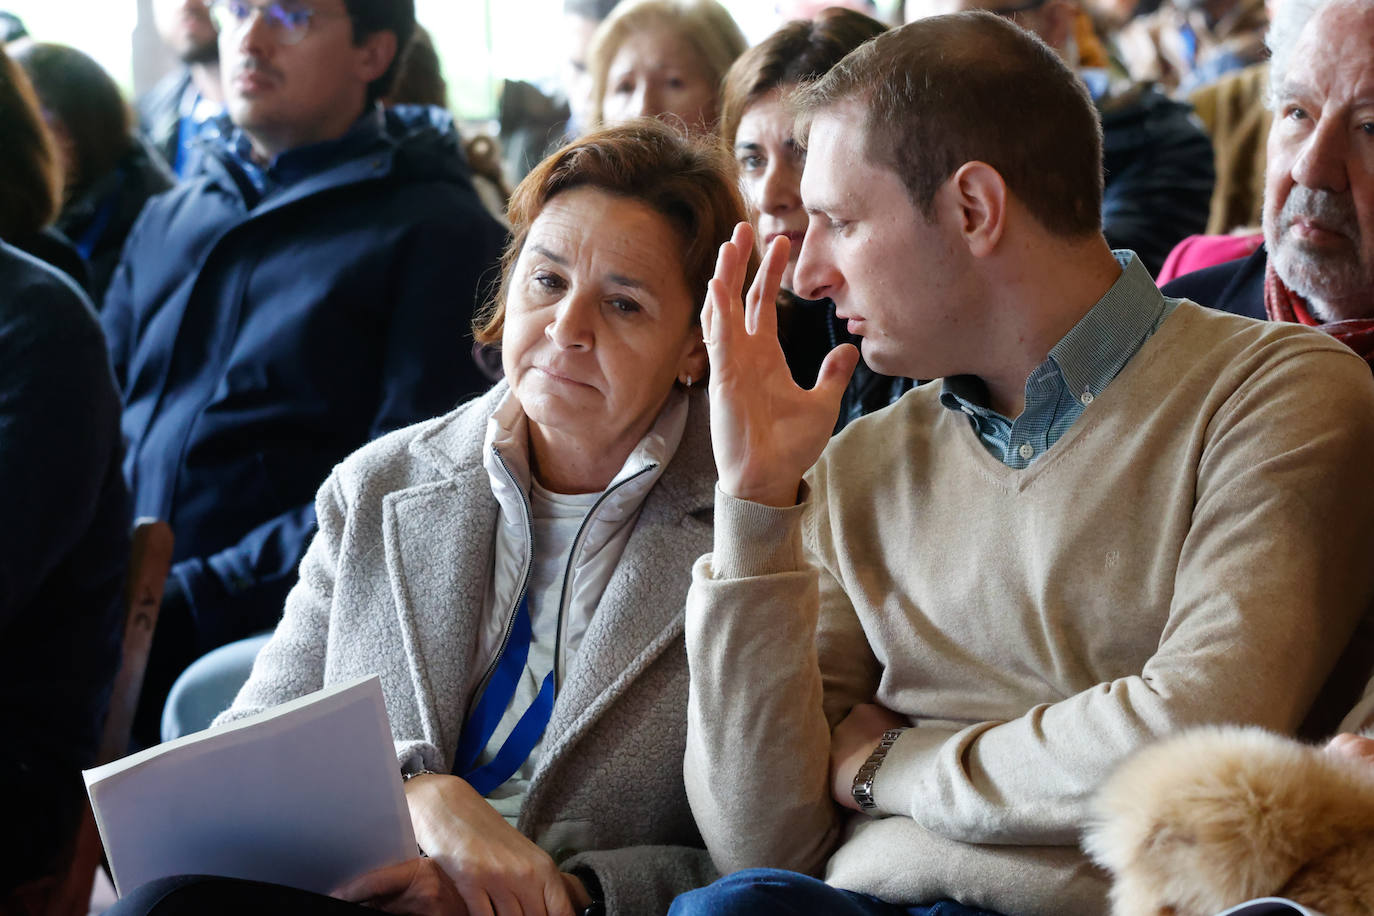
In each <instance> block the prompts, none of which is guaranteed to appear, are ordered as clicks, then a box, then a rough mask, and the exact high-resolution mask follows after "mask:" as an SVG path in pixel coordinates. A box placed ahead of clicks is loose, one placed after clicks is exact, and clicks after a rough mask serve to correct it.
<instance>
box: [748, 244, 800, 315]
mask: <svg viewBox="0 0 1374 916" xmlns="http://www.w3.org/2000/svg"><path fill="white" fill-rule="evenodd" d="M791 244H792V243H791V242H790V241H788V239H787V236H785V235H780V236H778V237H777V238H775V239H773V241H772V243H771V244H769V246H768V250H767V251H765V252H764V253H763V263H762V264H760V265H759V272H758V274H756V275H755V277H754V285H753V287H752V288H751V289H750V290H749V317H748V325H747V326H748V328H749V332H750V333H751V334H761V335H763V336H764V337H768V336H772V337H777V336H778V309H777V303H778V291H779V290H781V289H782V273H783V271H784V270H786V269H787V255H788V252H789V251H791Z"/></svg>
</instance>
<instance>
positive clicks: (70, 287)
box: [0, 243, 129, 899]
mask: <svg viewBox="0 0 1374 916" xmlns="http://www.w3.org/2000/svg"><path fill="white" fill-rule="evenodd" d="M0 291H2V292H0V736H3V737H0V810H3V811H4V812H5V814H6V818H5V826H6V829H7V830H9V831H11V832H12V836H13V837H15V838H16V842H12V843H10V844H9V845H8V846H7V849H8V850H10V851H9V852H8V853H7V854H6V855H5V856H4V857H3V861H0V899H3V897H4V892H5V890H6V889H8V888H9V887H12V886H13V884H15V883H17V882H18V881H19V880H22V879H25V878H29V877H33V876H34V875H36V874H38V873H39V872H40V871H42V870H43V868H44V867H47V866H49V865H50V864H51V862H50V861H49V860H50V857H51V856H52V855H53V854H55V853H56V852H57V851H58V850H59V849H60V848H61V847H62V844H63V843H64V841H66V840H68V839H70V836H71V831H72V829H73V828H74V826H75V822H76V816H77V814H78V812H79V811H80V804H81V802H82V800H83V799H84V797H85V795H84V792H83V790H82V786H81V776H80V769H81V768H82V767H87V766H90V765H92V764H93V763H94V762H95V755H96V750H97V748H98V745H99V740H100V731H101V727H102V725H103V723H104V718H105V708H106V704H107V702H108V700H109V693H110V683H111V681H112V680H113V678H114V673H115V666H116V665H117V664H118V661H119V641H120V633H121V628H122V624H123V620H124V617H123V603H122V601H121V594H122V584H123V581H124V575H125V569H126V568H127V567H128V563H129V496H128V492H127V491H126V490H125V488H124V479H123V476H122V475H121V474H120V455H121V452H120V441H119V439H120V437H119V396H118V394H117V393H116V392H115V386H114V380H113V378H111V376H110V365H109V361H108V360H107V359H106V356H105V342H104V339H103V338H102V337H101V335H100V325H99V324H97V323H96V318H95V313H94V311H93V310H92V309H91V306H90V304H89V303H88V302H87V301H86V297H85V296H84V295H82V294H81V293H80V292H78V291H77V288H76V286H75V284H73V283H72V282H71V281H70V280H69V279H68V278H67V277H65V276H63V275H62V274H60V273H59V272H58V271H56V270H54V269H52V268H50V267H48V266H47V265H46V264H43V263H41V262H40V261H38V260H37V259H36V258H32V257H30V256H28V255H26V254H22V253H20V252H19V251H18V250H16V249H15V248H12V247H10V246H9V245H5V244H3V243H0Z"/></svg>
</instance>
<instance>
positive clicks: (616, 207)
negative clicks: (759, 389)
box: [501, 188, 706, 460]
mask: <svg viewBox="0 0 1374 916" xmlns="http://www.w3.org/2000/svg"><path fill="white" fill-rule="evenodd" d="M681 249H682V242H681V240H680V239H679V238H678V235H677V233H676V232H674V230H673V228H672V226H670V225H669V224H668V222H667V220H665V219H664V218H663V217H661V216H659V215H658V213H656V212H654V211H653V210H652V209H650V208H649V207H648V206H647V205H645V204H643V203H640V202H639V201H636V200H631V199H628V198H624V197H618V196H616V195H613V194H608V193H606V192H604V191H600V190H597V189H594V188H575V189H573V190H571V191H564V192H563V193H561V194H559V195H558V196H556V197H555V198H554V199H553V200H551V201H550V202H549V203H548V204H547V205H546V206H545V207H544V210H543V212H541V213H540V214H539V216H538V217H536V218H535V220H534V222H533V224H531V226H530V230H529V235H528V236H527V237H526V239H525V245H524V248H523V249H522V250H521V252H520V257H519V258H518V259H517V260H516V262H515V267H514V268H513V271H512V275H511V281H510V283H509V288H508V291H507V295H506V317H505V330H504V331H503V333H502V336H501V361H502V365H503V366H504V367H505V371H506V377H507V378H508V379H510V383H511V387H512V388H513V389H514V392H515V396H516V398H518V399H519V401H520V404H521V406H522V407H523V408H524V410H525V414H526V415H527V416H528V417H529V419H530V422H531V423H532V424H535V425H536V426H538V427H540V431H541V432H542V433H544V435H543V436H542V437H540V438H542V440H543V441H555V440H556V439H558V438H559V434H561V436H563V437H572V438H574V439H577V440H579V442H580V443H581V445H582V446H584V447H585V446H586V445H587V444H588V443H590V444H591V445H592V446H594V447H596V448H598V449H601V450H603V451H604V453H606V454H616V453H622V452H623V454H629V451H630V450H631V449H633V448H634V446H635V445H636V444H637V443H638V442H639V440H640V439H642V438H643V437H644V435H645V434H646V433H647V432H648V430H649V427H650V426H652V424H653V421H654V419H655V418H656V417H657V416H658V412H659V410H660V409H661V408H662V406H663V404H664V402H665V401H666V400H667V397H668V393H669V392H670V391H671V390H672V387H673V383H674V380H675V379H677V378H678V377H679V376H684V377H685V376H688V375H690V376H692V377H693V378H696V379H700V378H702V376H703V375H704V374H705V369H706V349H705V347H704V346H703V344H702V342H701V330H700V328H699V327H697V326H696V325H695V324H694V323H693V321H692V316H693V313H694V312H695V311H696V309H697V308H698V303H697V301H696V299H697V297H696V296H694V295H693V294H692V293H691V291H690V290H689V289H688V287H687V281H686V279H685V278H684V277H683V272H682V260H681V255H680V253H679V252H680V251H681ZM532 438H533V437H532ZM541 460H546V458H545V459H541Z"/></svg>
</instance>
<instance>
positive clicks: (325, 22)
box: [220, 0, 396, 156]
mask: <svg viewBox="0 0 1374 916" xmlns="http://www.w3.org/2000/svg"><path fill="white" fill-rule="evenodd" d="M267 5H268V4H267V3H266V2H265V0H252V2H248V0H229V2H228V3H226V4H225V6H226V8H228V9H229V10H230V11H231V12H230V13H229V14H228V15H226V16H225V17H223V18H222V19H221V28H222V31H221V34H220V62H221V65H222V67H223V70H224V93H225V106H226V108H227V109H228V110H229V115H230V117H232V118H233V120H234V123H235V124H237V125H238V126H239V127H241V128H242V129H243V130H244V131H245V132H247V133H248V135H249V136H250V137H251V138H252V140H253V144H254V146H255V148H257V149H258V152H259V153H261V154H264V155H266V156H275V155H276V154H278V153H280V152H283V151H285V150H288V149H295V148H296V147H300V146H305V145H307V144H310V143H319V142H321V141H324V140H332V139H336V138H338V137H340V136H342V135H343V134H344V133H345V132H347V130H348V128H349V127H350V126H351V125H352V124H353V122H354V121H356V120H357V118H358V116H359V115H361V114H362V112H363V106H364V102H365V100H366V98H367V85H368V83H369V82H371V81H372V80H374V79H376V78H377V77H379V76H381V74H382V73H384V72H386V68H387V66H389V64H390V62H391V57H392V55H393V54H394V53H395V45H396V37H395V34H394V33H392V32H375V33H373V34H372V35H369V36H368V37H367V39H365V40H364V41H363V42H362V44H359V45H354V43H353V25H352V23H351V22H350V20H349V18H348V12H347V9H346V7H345V6H344V2H343V0H310V2H309V3H305V2H293V0H281V2H280V4H279V6H280V8H281V9H283V10H285V11H287V12H288V13H289V14H291V15H295V16H300V15H308V22H309V24H308V26H307V27H306V29H305V31H304V34H303V36H294V37H293V36H289V35H287V34H286V31H285V29H284V27H283V26H282V24H281V23H280V21H278V20H277V19H274V18H273V16H272V15H271V14H270V13H268V12H267V11H266V10H265V9H263V7H265V6H267ZM298 21H299V20H298ZM293 41H294V43H292V42H293Z"/></svg>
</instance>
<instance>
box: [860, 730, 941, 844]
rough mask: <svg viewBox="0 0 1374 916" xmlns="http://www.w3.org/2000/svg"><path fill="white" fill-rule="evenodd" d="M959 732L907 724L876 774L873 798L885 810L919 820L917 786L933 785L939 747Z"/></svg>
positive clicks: (920, 818)
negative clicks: (906, 727) (913, 726)
mask: <svg viewBox="0 0 1374 916" xmlns="http://www.w3.org/2000/svg"><path fill="white" fill-rule="evenodd" d="M956 734H958V732H956V731H954V730H952V729H944V728H919V727H918V728H908V729H907V730H906V731H904V732H902V735H901V737H900V738H898V739H897V740H896V741H895V742H893V744H892V747H891V748H889V749H888V752H887V756H886V757H884V758H883V763H882V766H880V767H878V775H877V776H875V777H874V778H873V802H874V804H876V805H877V806H878V810H879V811H881V812H882V813H883V814H900V815H902V816H903V817H909V818H912V819H913V820H915V821H917V822H918V823H919V822H921V821H922V820H923V818H922V817H921V816H920V815H921V813H922V812H920V811H918V810H916V809H917V808H918V807H919V806H918V805H917V804H916V798H917V795H918V790H919V789H920V788H922V787H924V788H926V789H928V790H929V789H931V788H933V784H934V781H935V766H936V761H937V759H938V757H939V754H940V749H941V748H942V747H944V745H945V742H946V741H948V740H949V739H950V738H952V737H954V736H955V735H956Z"/></svg>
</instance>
